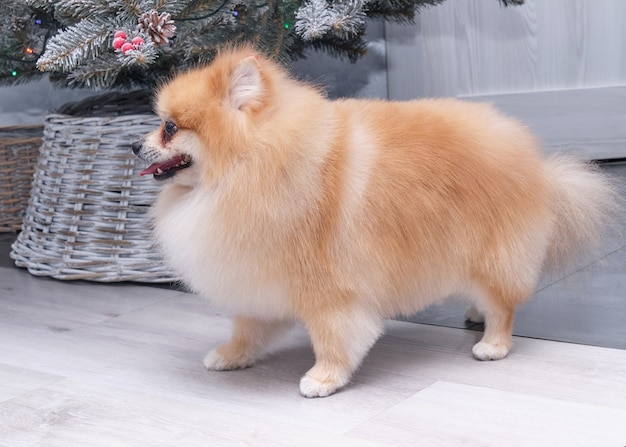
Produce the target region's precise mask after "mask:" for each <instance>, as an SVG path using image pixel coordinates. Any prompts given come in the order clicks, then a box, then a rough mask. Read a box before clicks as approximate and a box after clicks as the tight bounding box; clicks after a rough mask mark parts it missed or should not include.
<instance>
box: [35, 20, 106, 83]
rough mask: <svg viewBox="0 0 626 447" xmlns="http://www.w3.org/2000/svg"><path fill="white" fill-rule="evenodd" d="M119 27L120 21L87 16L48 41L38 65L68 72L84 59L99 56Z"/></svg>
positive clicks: (44, 69)
mask: <svg viewBox="0 0 626 447" xmlns="http://www.w3.org/2000/svg"><path fill="white" fill-rule="evenodd" d="M116 28H117V26H116V23H111V22H110V21H108V20H103V19H100V18H87V19H84V20H82V21H80V22H79V23H77V24H76V25H74V26H72V27H70V28H67V29H65V30H63V31H60V32H59V33H58V34H56V35H55V36H54V37H52V38H51V39H50V41H49V42H48V45H47V48H46V52H45V53H44V54H43V55H42V56H41V57H40V58H39V60H38V61H37V68H39V69H40V70H42V71H61V72H65V73H68V72H70V71H71V70H72V69H73V68H75V67H77V66H78V65H80V64H82V63H83V62H85V61H87V60H89V59H96V58H98V57H99V56H100V55H101V54H102V53H103V52H104V47H105V45H106V44H107V43H108V41H109V40H110V35H111V30H115V29H116Z"/></svg>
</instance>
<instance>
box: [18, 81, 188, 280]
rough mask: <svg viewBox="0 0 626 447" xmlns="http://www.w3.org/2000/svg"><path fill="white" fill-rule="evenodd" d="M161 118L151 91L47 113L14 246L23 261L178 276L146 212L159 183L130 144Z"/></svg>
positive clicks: (76, 271) (40, 269) (95, 276)
mask: <svg viewBox="0 0 626 447" xmlns="http://www.w3.org/2000/svg"><path fill="white" fill-rule="evenodd" d="M129 112H130V113H132V114H129ZM158 122H159V120H158V118H157V117H156V116H155V115H153V114H152V113H151V112H150V99H149V97H148V96H147V93H145V92H134V93H124V94H107V95H102V96H97V97H93V98H88V99H86V100H83V101H81V102H78V103H75V104H69V105H67V106H64V107H62V108H61V109H60V110H59V111H58V113H52V114H49V115H48V116H47V117H46V119H45V123H44V137H43V144H42V145H41V151H40V154H39V159H38V161H37V166H36V169H35V175H34V180H33V188H32V191H31V196H30V202H29V204H28V208H27V210H26V214H25V217H24V220H23V225H22V232H21V233H20V234H19V235H18V238H17V240H16V241H15V243H14V244H13V246H12V252H11V257H12V258H13V259H14V260H15V264H16V265H17V266H19V267H26V268H28V271H29V272H30V273H32V274H33V275H38V276H51V277H53V278H57V279H63V280H77V279H81V280H90V281H102V282H119V281H137V282H150V283H162V282H172V281H176V278H175V276H174V274H173V273H172V272H171V271H170V269H169V268H167V266H166V265H165V263H164V262H163V260H162V259H161V257H160V255H159V253H158V250H156V249H155V247H154V243H153V240H152V238H151V228H150V222H149V219H148V215H147V211H148V208H149V205H150V203H152V201H153V200H154V198H155V196H156V194H157V192H158V189H159V184H158V183H157V182H155V181H154V180H153V179H152V178H147V177H146V178H142V177H140V176H139V170H140V168H141V166H139V164H140V163H139V160H138V159H137V158H136V157H135V156H134V155H133V154H132V151H131V149H130V145H131V143H132V142H133V141H135V140H137V139H139V138H140V137H142V136H143V135H144V134H146V133H147V132H149V131H151V130H153V129H154V128H155V127H156V126H157V125H158Z"/></svg>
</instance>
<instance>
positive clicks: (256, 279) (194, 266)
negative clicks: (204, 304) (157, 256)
mask: <svg viewBox="0 0 626 447" xmlns="http://www.w3.org/2000/svg"><path fill="white" fill-rule="evenodd" d="M176 188H177V187H176V186H166V188H165V189H164V191H163V192H162V194H161V197H160V198H159V200H158V201H157V202H156V203H155V205H154V210H153V214H154V215H155V218H156V219H155V236H156V238H157V241H158V242H159V244H160V246H161V249H162V251H163V254H164V255H165V257H166V260H167V262H168V263H169V264H170V265H171V266H172V268H173V269H174V270H175V271H176V272H177V273H178V274H179V275H180V276H181V277H182V279H183V281H184V282H185V284H186V285H188V286H189V287H191V289H192V290H193V291H194V292H197V293H199V294H201V296H202V297H203V298H206V299H208V300H210V301H211V302H213V303H214V304H215V305H217V306H219V307H220V308H222V309H224V310H225V311H227V312H230V313H232V314H238V315H248V316H257V317H263V318H285V317H289V316H290V310H289V308H290V306H289V305H288V302H287V299H288V297H287V292H286V290H285V286H284V282H283V281H281V280H280V278H277V277H271V276H269V275H268V274H267V271H263V270H261V269H260V268H259V267H260V265H259V259H257V257H256V256H255V255H253V253H254V250H253V247H247V244H248V241H247V238H248V237H249V235H247V234H245V233H246V232H245V228H243V227H238V225H237V223H236V222H233V221H230V222H228V221H225V220H224V219H223V216H224V213H223V212H218V210H219V207H221V206H224V198H223V195H222V194H220V193H219V192H216V191H212V190H210V189H208V188H206V189H196V190H192V191H190V192H187V193H185V194H180V191H176Z"/></svg>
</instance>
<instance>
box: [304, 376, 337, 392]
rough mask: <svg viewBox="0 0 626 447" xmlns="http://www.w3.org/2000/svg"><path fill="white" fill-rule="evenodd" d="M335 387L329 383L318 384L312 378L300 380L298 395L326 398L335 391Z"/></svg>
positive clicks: (305, 377)
mask: <svg viewBox="0 0 626 447" xmlns="http://www.w3.org/2000/svg"><path fill="white" fill-rule="evenodd" d="M337 388H338V387H337V386H336V385H335V384H332V383H330V382H320V381H319V380H317V379H314V378H312V377H309V376H308V375H307V376H304V377H303V378H302V379H300V394H302V395H303V396H304V397H326V396H330V395H331V394H333V393H334V392H335V391H337Z"/></svg>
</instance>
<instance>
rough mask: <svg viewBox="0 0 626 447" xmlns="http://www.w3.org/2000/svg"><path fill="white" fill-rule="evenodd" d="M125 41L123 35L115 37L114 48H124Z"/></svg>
mask: <svg viewBox="0 0 626 447" xmlns="http://www.w3.org/2000/svg"><path fill="white" fill-rule="evenodd" d="M125 43H126V39H124V38H122V37H116V38H115V39H113V48H115V49H116V50H119V49H120V48H122V45H124V44H125Z"/></svg>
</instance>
